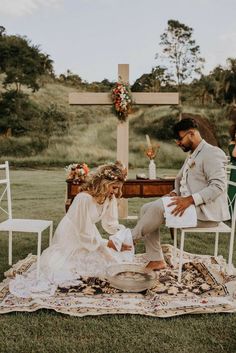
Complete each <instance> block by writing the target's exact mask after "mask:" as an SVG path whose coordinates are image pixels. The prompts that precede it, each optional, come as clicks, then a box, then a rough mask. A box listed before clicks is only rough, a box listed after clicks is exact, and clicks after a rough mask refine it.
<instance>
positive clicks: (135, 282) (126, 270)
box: [106, 264, 156, 292]
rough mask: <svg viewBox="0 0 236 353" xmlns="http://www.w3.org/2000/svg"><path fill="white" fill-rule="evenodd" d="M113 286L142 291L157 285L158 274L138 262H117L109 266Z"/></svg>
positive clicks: (125, 289)
mask: <svg viewBox="0 0 236 353" xmlns="http://www.w3.org/2000/svg"><path fill="white" fill-rule="evenodd" d="M106 278H107V280H108V281H109V282H110V284H111V286H112V287H114V288H117V289H121V290H123V291H125V292H142V291H144V290H146V289H150V288H152V287H154V286H155V283H156V274H155V272H154V271H152V270H149V269H146V268H145V267H144V266H141V265H138V264H116V265H112V266H110V267H108V269H107V276H106Z"/></svg>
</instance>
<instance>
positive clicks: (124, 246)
mask: <svg viewBox="0 0 236 353" xmlns="http://www.w3.org/2000/svg"><path fill="white" fill-rule="evenodd" d="M107 246H108V248H111V249H113V250H115V251H118V250H117V249H116V247H115V244H114V243H113V241H112V240H110V239H109V240H108V243H107ZM130 250H132V245H129V244H125V243H122V245H121V249H120V251H130Z"/></svg>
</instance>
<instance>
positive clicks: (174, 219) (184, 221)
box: [162, 196, 197, 228]
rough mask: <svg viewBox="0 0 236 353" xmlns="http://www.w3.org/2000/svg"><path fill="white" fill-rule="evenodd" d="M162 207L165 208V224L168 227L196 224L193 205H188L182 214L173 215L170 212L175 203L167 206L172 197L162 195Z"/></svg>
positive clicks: (184, 226) (186, 226)
mask: <svg viewBox="0 0 236 353" xmlns="http://www.w3.org/2000/svg"><path fill="white" fill-rule="evenodd" d="M162 201H163V205H164V209H165V218H166V226H167V227H169V228H189V227H196V226H197V212H196V207H195V206H194V205H190V206H189V207H188V208H186V210H185V211H184V213H183V215H182V216H181V217H180V216H174V215H173V214H171V212H172V211H173V209H174V208H175V207H176V205H173V206H168V205H169V204H170V203H171V201H172V197H170V196H164V197H162Z"/></svg>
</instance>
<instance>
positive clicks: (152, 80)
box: [131, 66, 175, 92]
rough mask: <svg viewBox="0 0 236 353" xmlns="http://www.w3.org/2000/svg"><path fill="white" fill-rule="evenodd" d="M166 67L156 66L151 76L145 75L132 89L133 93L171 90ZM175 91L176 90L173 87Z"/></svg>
mask: <svg viewBox="0 0 236 353" xmlns="http://www.w3.org/2000/svg"><path fill="white" fill-rule="evenodd" d="M166 71H167V70H166V68H165V67H161V66H156V67H155V68H152V71H151V72H150V73H149V74H143V75H142V76H141V77H139V78H138V79H137V80H136V81H135V82H134V84H133V85H132V87H131V90H132V91H133V92H159V91H164V90H165V89H167V88H168V89H170V87H171V86H170V84H171V79H170V76H169V74H168V73H167V72H166ZM171 89H172V90H174V91H175V88H174V89H173V87H171Z"/></svg>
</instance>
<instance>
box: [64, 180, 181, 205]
mask: <svg viewBox="0 0 236 353" xmlns="http://www.w3.org/2000/svg"><path fill="white" fill-rule="evenodd" d="M174 181H175V179H174V178H163V179H162V178H157V179H145V180H143V179H128V180H126V181H125V182H124V185H123V188H122V194H123V197H124V198H132V197H160V196H163V195H166V194H168V193H169V192H170V191H171V190H173V189H174ZM79 192H80V184H74V183H73V182H72V181H70V180H67V199H66V205H65V207H66V211H68V209H69V207H70V205H71V203H72V201H73V199H74V197H75V196H76V195H77V194H78V193H79Z"/></svg>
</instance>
